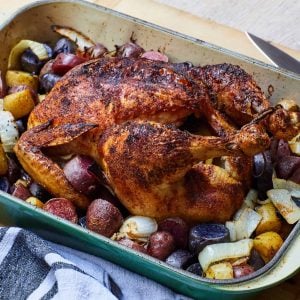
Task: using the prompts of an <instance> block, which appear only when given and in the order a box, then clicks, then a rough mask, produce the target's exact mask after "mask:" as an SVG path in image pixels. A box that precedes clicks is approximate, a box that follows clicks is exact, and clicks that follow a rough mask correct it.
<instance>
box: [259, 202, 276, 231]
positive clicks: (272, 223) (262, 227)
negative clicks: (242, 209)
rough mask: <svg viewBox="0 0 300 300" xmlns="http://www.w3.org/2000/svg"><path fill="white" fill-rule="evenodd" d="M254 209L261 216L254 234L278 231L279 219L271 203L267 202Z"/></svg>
mask: <svg viewBox="0 0 300 300" xmlns="http://www.w3.org/2000/svg"><path fill="white" fill-rule="evenodd" d="M256 211H257V212H258V213H259V214H260V215H261V216H262V219H261V221H260V222H259V224H258V226H257V228H256V235H259V234H261V233H264V232H267V231H274V232H279V231H280V228H281V221H280V219H279V218H278V216H277V214H276V209H275V206H274V205H273V204H272V203H267V204H264V205H261V206H259V207H258V208H256Z"/></svg>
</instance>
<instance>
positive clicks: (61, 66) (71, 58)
mask: <svg viewBox="0 0 300 300" xmlns="http://www.w3.org/2000/svg"><path fill="white" fill-rule="evenodd" d="M85 61H86V59H84V58H82V57H80V56H77V55H75V54H72V53H68V54H65V53H60V54H58V55H57V56H56V58H55V60H54V62H53V64H52V70H53V72H54V73H55V74H58V75H64V74H65V73H67V72H68V71H69V70H71V69H72V68H74V67H75V66H77V65H79V64H82V63H84V62H85Z"/></svg>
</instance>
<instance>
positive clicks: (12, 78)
mask: <svg viewBox="0 0 300 300" xmlns="http://www.w3.org/2000/svg"><path fill="white" fill-rule="evenodd" d="M5 79H6V84H7V85H8V86H9V87H13V86H16V85H22V84H25V85H28V86H30V87H31V88H32V89H33V90H34V91H37V90H38V84H39V78H38V76H36V75H31V74H30V73H27V72H22V71H13V70H8V71H7V72H6V77H5Z"/></svg>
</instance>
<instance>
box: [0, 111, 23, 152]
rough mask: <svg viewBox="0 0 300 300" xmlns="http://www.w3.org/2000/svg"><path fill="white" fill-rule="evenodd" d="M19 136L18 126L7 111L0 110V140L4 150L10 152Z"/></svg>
mask: <svg viewBox="0 0 300 300" xmlns="http://www.w3.org/2000/svg"><path fill="white" fill-rule="evenodd" d="M18 138H19V132H18V127H17V125H16V122H15V120H14V117H13V115H12V114H11V113H10V112H9V111H0V140H1V143H2V147H3V149H4V151H5V152H12V151H13V147H14V146H15V144H16V142H17V140H18Z"/></svg>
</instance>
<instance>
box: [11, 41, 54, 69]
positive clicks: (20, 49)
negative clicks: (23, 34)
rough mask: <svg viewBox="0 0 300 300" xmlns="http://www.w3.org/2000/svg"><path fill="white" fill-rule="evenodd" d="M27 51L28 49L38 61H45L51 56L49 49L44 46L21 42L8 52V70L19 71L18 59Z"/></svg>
mask: <svg viewBox="0 0 300 300" xmlns="http://www.w3.org/2000/svg"><path fill="white" fill-rule="evenodd" d="M27 49H30V50H31V51H32V52H33V53H34V54H35V55H36V56H37V58H38V59H39V60H40V61H43V60H47V59H49V58H50V57H51V55H52V53H49V47H48V46H47V45H45V44H42V43H38V42H34V41H31V40H21V41H20V42H19V43H18V44H16V45H15V46H14V47H13V48H12V50H11V51H10V54H9V58H8V69H9V70H20V69H21V60H20V57H21V55H22V54H23V53H24V51H25V50H27Z"/></svg>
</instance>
